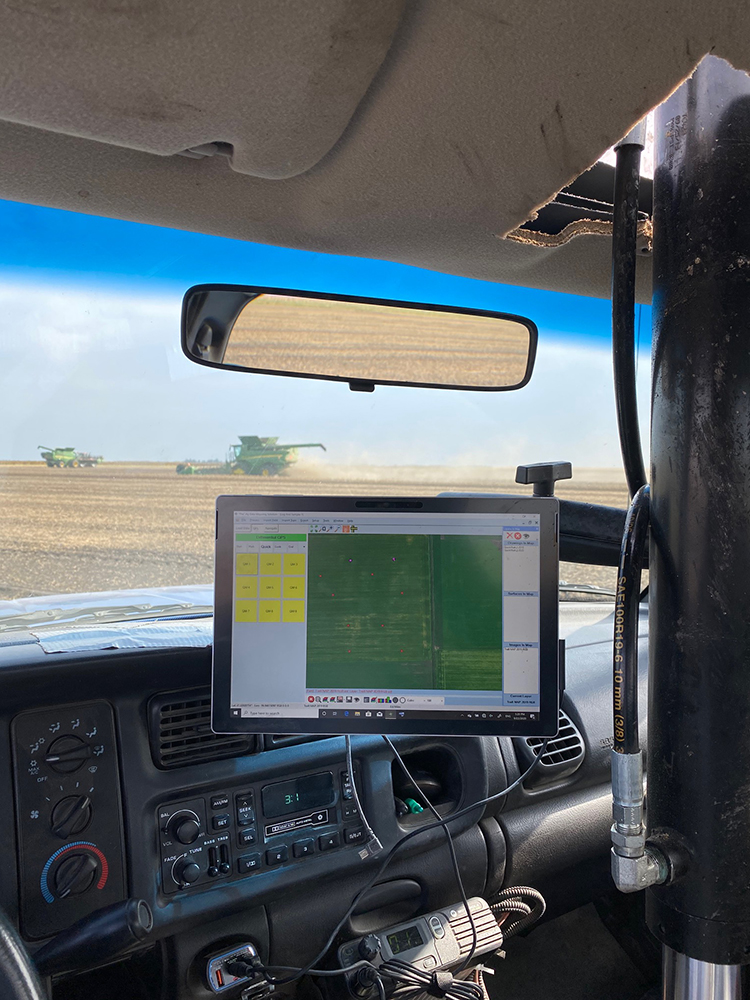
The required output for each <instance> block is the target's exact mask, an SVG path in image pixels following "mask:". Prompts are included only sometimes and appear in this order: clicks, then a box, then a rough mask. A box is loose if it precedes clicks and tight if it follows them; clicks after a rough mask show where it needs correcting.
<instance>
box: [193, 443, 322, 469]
mask: <svg viewBox="0 0 750 1000" xmlns="http://www.w3.org/2000/svg"><path fill="white" fill-rule="evenodd" d="M278 440H279V439H278V438H277V437H257V436H256V435H254V434H246V435H244V436H242V435H240V443H239V444H233V445H230V446H229V451H228V453H227V460H226V462H224V464H223V465H220V464H218V463H216V464H207V465H194V464H193V463H192V462H181V463H180V464H179V465H178V466H177V472H178V473H179V474H180V475H181V476H191V475H220V476H230V475H239V476H243V475H244V476H278V475H279V473H281V472H283V471H284V469H287V468H288V467H289V466H290V465H293V464H294V463H295V462H296V461H297V458H298V455H297V449H298V448H322V449H323V451H325V450H326V448H325V445H323V444H319V443H306V444H277V442H278Z"/></svg>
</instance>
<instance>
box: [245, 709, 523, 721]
mask: <svg viewBox="0 0 750 1000" xmlns="http://www.w3.org/2000/svg"><path fill="white" fill-rule="evenodd" d="M230 715H231V716H232V717H233V718H237V719H239V718H248V717H249V718H254V719H258V718H262V716H260V715H251V716H248V715H247V714H245V715H243V713H242V711H241V709H239V708H233V709H231V711H230ZM305 717H306V718H316V717H317V718H318V719H349V720H351V719H354V720H356V721H361V720H372V719H388V720H389V721H392V720H396V721H398V720H399V719H403V720H404V721H409V720H411V721H420V720H424V721H430V720H439V721H442V722H447V721H454V720H456V719H478V720H482V719H483V720H485V721H488V720H495V721H504V722H536V721H537V719H538V718H539V710H538V709H534V710H533V711H526V712H520V711H514V712H509V711H508V710H507V709H506V710H505V711H503V712H486V711H485V712H461V711H445V710H443V711H439V712H434V711H433V712H426V711H419V710H418V709H415V710H412V711H409V710H406V709H401V710H399V709H380V708H379V709H370V710H365V709H358V710H353V709H349V708H347V709H342V708H320V709H318V714H317V716H305ZM292 718H303V716H286V717H285V720H288V719H292Z"/></svg>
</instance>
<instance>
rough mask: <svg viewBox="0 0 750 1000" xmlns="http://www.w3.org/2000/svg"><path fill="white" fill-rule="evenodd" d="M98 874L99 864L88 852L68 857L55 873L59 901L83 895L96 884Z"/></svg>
mask: <svg viewBox="0 0 750 1000" xmlns="http://www.w3.org/2000/svg"><path fill="white" fill-rule="evenodd" d="M98 873H99V862H98V861H97V859H96V858H95V857H94V855H93V854H89V852H88V851H80V852H79V851H76V852H75V854H68V855H66V857H65V859H64V860H63V861H62V862H61V864H60V866H59V867H58V869H57V871H56V872H55V876H54V880H53V881H54V886H55V895H56V896H57V898H58V899H64V898H65V897H66V896H80V895H82V894H83V893H84V892H87V891H88V890H89V889H90V888H91V886H92V885H93V884H94V880H95V878H96V876H97V874H98Z"/></svg>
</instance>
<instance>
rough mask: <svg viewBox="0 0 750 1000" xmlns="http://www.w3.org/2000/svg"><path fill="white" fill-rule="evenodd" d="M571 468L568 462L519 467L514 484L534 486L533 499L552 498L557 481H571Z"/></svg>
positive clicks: (540, 463)
mask: <svg viewBox="0 0 750 1000" xmlns="http://www.w3.org/2000/svg"><path fill="white" fill-rule="evenodd" d="M572 478H573V466H572V465H571V464H570V462H537V464H536V465H519V466H518V468H517V469H516V482H517V483H523V484H524V485H525V486H528V485H529V484H530V483H531V484H533V486H534V496H535V497H553V496H554V495H555V483H556V482H557V480H558V479H572Z"/></svg>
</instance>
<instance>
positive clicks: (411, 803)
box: [404, 799, 424, 813]
mask: <svg viewBox="0 0 750 1000" xmlns="http://www.w3.org/2000/svg"><path fill="white" fill-rule="evenodd" d="M404 803H405V805H407V806H408V807H409V812H410V813H421V812H424V809H423V808H422V806H420V804H419V803H418V802H416V801H415V800H414V799H404Z"/></svg>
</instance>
